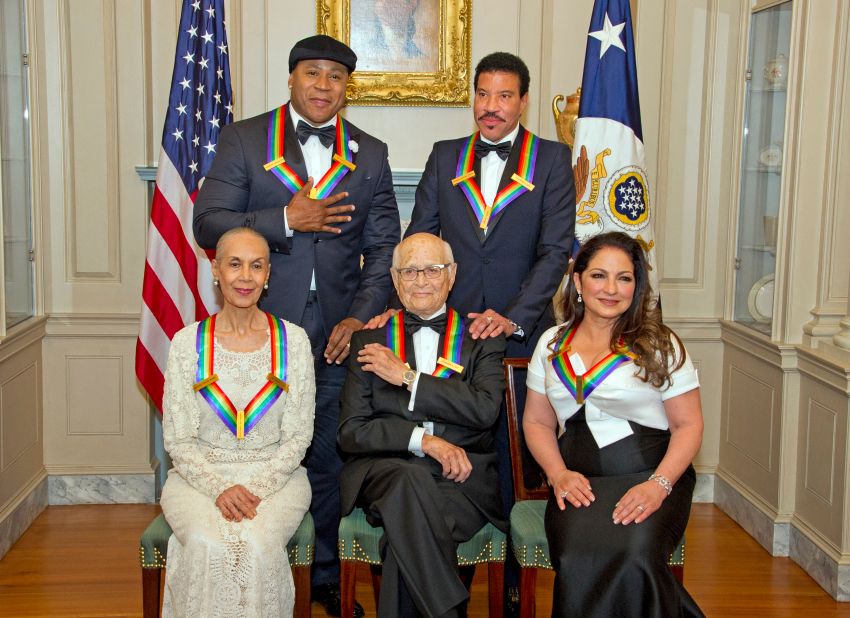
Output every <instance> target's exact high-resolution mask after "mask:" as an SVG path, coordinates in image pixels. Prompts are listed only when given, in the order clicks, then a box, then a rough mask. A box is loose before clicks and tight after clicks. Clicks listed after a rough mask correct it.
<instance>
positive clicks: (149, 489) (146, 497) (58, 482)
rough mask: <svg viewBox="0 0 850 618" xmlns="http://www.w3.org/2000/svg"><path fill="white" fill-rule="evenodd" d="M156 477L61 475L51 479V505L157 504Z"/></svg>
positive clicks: (48, 494)
mask: <svg viewBox="0 0 850 618" xmlns="http://www.w3.org/2000/svg"><path fill="white" fill-rule="evenodd" d="M155 477H156V475H155V474H154V473H153V472H152V471H149V472H147V473H145V474H61V475H50V476H49V477H48V493H47V497H48V502H49V504H51V505H54V504H153V503H155V502H156V478H155Z"/></svg>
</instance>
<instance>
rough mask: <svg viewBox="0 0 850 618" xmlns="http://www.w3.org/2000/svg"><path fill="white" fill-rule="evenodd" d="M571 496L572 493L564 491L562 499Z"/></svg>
mask: <svg viewBox="0 0 850 618" xmlns="http://www.w3.org/2000/svg"><path fill="white" fill-rule="evenodd" d="M569 495H570V492H568V491H562V492H561V497H562V498H566V497H567V496H569Z"/></svg>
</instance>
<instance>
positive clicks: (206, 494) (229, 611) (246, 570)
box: [160, 322, 316, 618]
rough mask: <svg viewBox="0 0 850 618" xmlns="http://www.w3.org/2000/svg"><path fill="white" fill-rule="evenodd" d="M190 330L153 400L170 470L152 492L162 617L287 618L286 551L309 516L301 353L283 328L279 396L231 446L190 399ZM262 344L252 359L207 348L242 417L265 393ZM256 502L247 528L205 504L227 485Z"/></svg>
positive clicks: (294, 331)
mask: <svg viewBox="0 0 850 618" xmlns="http://www.w3.org/2000/svg"><path fill="white" fill-rule="evenodd" d="M196 333H197V324H192V325H189V326H187V327H186V328H184V329H183V330H181V331H180V332H178V333H177V334H176V335H175V336H174V340H173V341H172V343H171V351H170V353H169V356H168V368H167V370H166V376H165V394H164V398H163V419H162V420H163V438H164V442H165V448H166V450H167V451H168V453H169V455H171V459H172V461H173V463H174V467H173V468H172V469H171V470H170V471H169V473H168V479H167V481H166V483H165V486H164V487H163V490H162V498H161V501H160V504H161V505H162V510H163V513H164V514H165V518H166V519H167V520H168V523H169V525H170V526H171V528H172V530H173V531H174V534H173V535H172V536H171V538H170V539H169V541H168V567H167V569H166V576H165V598H164V599H163V609H162V615H163V616H181V617H183V616H185V617H196V616H198V617H199V616H205V617H206V616H245V617H251V618H253V617H258V616H263V617H266V616H267V617H273V616H292V611H293V604H294V597H295V589H294V585H293V581H292V572H291V570H290V567H289V561H288V557H287V553H286V544H287V543H288V541H289V539H290V538H292V535H293V534H294V533H295V530H296V529H297V528H298V525H299V524H300V523H301V519H302V518H303V517H304V513H305V512H306V511H307V509H308V508H309V506H310V497H311V493H310V483H309V481H308V480H307V472H306V470H305V469H304V468H303V467H302V466H301V465H300V464H301V460H302V459H303V457H304V453H305V451H306V450H307V447H308V446H309V445H310V440H311V438H312V436H313V414H314V409H313V408H314V402H315V393H316V384H315V378H314V375H313V360H312V356H311V353H310V343H309V340H308V339H307V334H306V333H305V332H304V330H303V329H302V328H300V327H299V326H296V325H294V324H290V323H289V322H286V333H287V342H288V355H289V365H288V380H287V381H288V383H289V392H288V393H286V392H284V393H282V394H281V396H280V397H279V398H278V400H277V401H276V402H275V403H274V405H273V406H272V407H271V408H270V409H269V410H268V411H267V412H266V414H265V416H263V418H262V419H261V420H260V421H259V422H258V423H257V424H256V425H255V426H254V428H253V429H252V430H251V431H250V432H249V433H247V434H246V435H245V438H244V440H241V441H237V440H236V437H235V436H234V435H233V433H231V432H230V430H229V429H228V428H227V427H226V426H225V425H224V423H223V422H222V421H221V420H220V419H219V417H218V416H217V415H216V414H215V413H214V412H213V410H212V409H211V408H210V406H209V404H208V403H207V402H206V400H204V399H203V397H202V396H201V395H200V394H198V393H196V392H195V391H194V390H193V389H192V385H193V384H194V382H195V371H196V369H197V366H198V354H197V352H196V350H195V336H196ZM270 354H271V351H270V347H269V341H268V339H267V340H266V343H265V345H264V346H263V347H262V348H260V349H259V350H256V351H254V352H231V351H229V350H226V349H224V348H223V347H222V346H221V345H219V344H218V342H216V343H215V372H216V373H217V374H218V377H219V385H220V386H221V387H222V389H223V390H224V392H225V393H227V395H228V397H230V399H231V401H232V402H233V404H234V405H235V406H237V408H244V406H245V405H247V404H248V402H249V401H250V400H251V399H252V398H253V396H254V395H255V394H256V393H257V391H258V390H259V389H260V388H261V387H262V386H263V384H265V382H266V375H267V374H268V373H269V368H270V358H271V357H270ZM236 484H241V485H244V486H245V487H246V488H247V489H248V490H250V491H251V492H253V493H254V494H255V495H256V496H258V497H259V498H260V499H261V502H260V505H259V507H258V508H257V516H256V517H255V518H254V519H253V520H248V519H243V520H242V521H241V522H238V523H237V522H228V521H226V520H225V519H224V517H223V516H222V514H221V512H220V511H219V510H218V508H217V507H216V506H215V499H216V498H217V497H218V495H219V494H221V492H222V491H224V490H225V489H227V488H228V487H232V486H233V485H236Z"/></svg>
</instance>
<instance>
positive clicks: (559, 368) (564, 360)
mask: <svg viewBox="0 0 850 618" xmlns="http://www.w3.org/2000/svg"><path fill="white" fill-rule="evenodd" d="M575 333H576V331H575V327H573V328H570V329H568V330H567V332H565V333H564V336H563V337H562V338H561V341H559V342H558V345H557V346H555V351H554V352H553V353H552V355H551V356H550V358H551V360H552V367H553V368H554V369H555V374H556V375H557V376H558V378H559V379H560V380H561V382H563V384H564V386H565V387H566V388H567V390H568V391H569V392H570V394H571V395H572V396H573V397H574V398H575V400H576V403H577V404H579V405H581V404H583V403H584V402H585V400H586V399H587V398H588V397H590V393H592V392H593V391H594V390H596V387H597V386H599V385H600V384H602V381H603V380H605V378H607V377H608V376H609V375H611V374H612V373H613V372H614V370H615V369H616V368H617V367H619V366H620V365H622V364H623V363H627V362H629V361H630V360H633V359H634V358H635V356H634V354H632V353H631V352H630V351H629V348H628V347H627V346H626V345H625V344H624V343H623V342H621V344H622V345H621V347H620V350H621V351H622V353H621V352H611V353H609V354H608V355H607V356H606V357H605V358H603V359H602V360H600V361H599V362H598V363H596V364H595V365H594V366H593V367H591V368H590V370H588V371H586V372H585V373H584V374H582V375H576V372H575V370H574V369H573V365H572V363H571V362H570V341H572V339H573V336H574V335H575Z"/></svg>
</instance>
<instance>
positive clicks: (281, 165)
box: [194, 35, 400, 616]
mask: <svg viewBox="0 0 850 618" xmlns="http://www.w3.org/2000/svg"><path fill="white" fill-rule="evenodd" d="M356 62H357V56H356V55H355V54H354V52H353V51H352V50H351V49H350V48H348V47H347V46H346V45H344V44H342V43H340V42H339V41H337V40H335V39H333V38H331V37H329V36H325V35H317V36H311V37H308V38H306V39H303V40H302V41H299V42H298V43H296V44H295V46H294V47H293V48H292V51H291V53H290V55H289V73H290V74H289V88H290V90H291V97H290V101H289V103H288V104H286V105H282V106H281V107H279V108H277V109H275V110H272V111H270V112H266V113H265V114H262V115H260V116H256V117H254V118H249V119H247V120H242V121H240V122H236V123H233V124H230V125H228V126H226V127H225V128H224V129H223V130H222V132H221V137H220V138H219V142H218V145H217V154H216V157H215V161H214V162H213V164H212V167H211V168H210V171H209V173H208V174H207V177H206V180H205V181H204V183H203V185H202V188H201V190H200V192H199V193H198V197H197V200H196V202H195V215H194V232H195V238H196V239H197V241H198V244H199V245H200V246H201V247H204V248H213V247H214V246H215V244H216V242H217V241H218V239H219V237H220V236H221V235H222V234H223V233H224V232H226V231H227V230H229V229H231V228H234V227H250V228H253V229H255V230H256V231H258V232H259V233H261V234H262V235H263V236H264V237H265V238H266V240H267V241H268V243H269V247H270V249H271V265H272V269H271V277H270V279H269V283H268V292H267V293H266V294H265V295H264V297H263V298H262V299H261V300H260V307H261V308H262V309H264V310H265V311H268V312H269V313H271V314H273V315H276V316H280V317H282V318H284V319H286V320H289V321H290V322H294V323H295V324H299V325H301V326H302V327H303V328H304V329H305V330H306V331H307V334H308V335H309V337H310V343H311V345H312V348H313V356H314V360H315V371H316V418H315V430H314V435H313V443H312V446H311V447H310V450H309V451H308V454H307V459H306V462H305V464H306V467H307V472H308V474H309V477H310V484H311V485H312V488H313V502H312V504H311V506H310V512H311V513H312V515H313V519H314V521H315V524H316V555H315V562H314V563H313V600H314V601H316V600H317V601H320V602H322V603H323V604H324V605H325V609H326V610H327V611H328V613H329V614H331V615H337V616H338V615H339V559H338V555H337V529H338V527H339V517H340V515H339V514H340V507H339V472H340V468H341V466H342V462H341V460H340V458H339V454H338V452H337V446H336V429H337V422H338V417H339V393H340V389H341V387H342V383H343V381H344V379H345V373H346V369H345V366H344V365H343V360H345V358H346V357H347V356H348V351H349V340H350V339H351V335H352V334H353V333H354V332H355V331H357V330H360V328H361V327H362V326H363V323H364V322H365V321H366V320H368V319H369V318H370V317H371V316H373V315H375V314H376V313H380V312H381V311H383V310H384V308H385V307H386V305H387V299H388V298H389V295H390V291H391V289H392V281H391V279H390V266H391V262H392V251H393V247H394V246H395V245H396V243H398V241H399V236H400V229H399V217H398V208H397V206H396V201H395V194H394V192H393V183H392V174H391V172H390V167H389V163H388V160H387V146H386V144H384V143H383V142H380V141H378V140H377V139H375V138H374V137H372V136H371V135H368V134H367V133H364V132H363V131H361V130H360V129H358V128H357V127H355V126H354V125H353V124H351V123H350V122H348V121H346V120H343V119H342V118H341V117H340V116H339V115H338V112H339V110H340V109H341V108H342V107H343V106H344V105H345V88H346V84H347V83H348V77H349V75H350V74H351V72H352V71H354V68H355V65H356ZM361 256H362V264H361ZM356 614H357V615H358V616H360V615H362V614H363V610H362V608H360V607H359V606H358V611H357V612H356Z"/></svg>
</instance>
